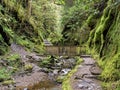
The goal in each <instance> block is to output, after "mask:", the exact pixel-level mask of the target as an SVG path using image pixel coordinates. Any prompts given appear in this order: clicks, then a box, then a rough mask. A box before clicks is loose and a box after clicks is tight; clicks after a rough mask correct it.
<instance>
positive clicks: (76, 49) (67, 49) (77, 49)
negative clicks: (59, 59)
mask: <svg viewBox="0 0 120 90" xmlns="http://www.w3.org/2000/svg"><path fill="white" fill-rule="evenodd" d="M83 52H86V47H81V46H45V54H48V55H59V56H60V55H63V56H64V55H68V56H76V55H80V54H82V53H83Z"/></svg>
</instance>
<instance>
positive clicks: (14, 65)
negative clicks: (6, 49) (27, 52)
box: [5, 54, 22, 73]
mask: <svg viewBox="0 0 120 90" xmlns="http://www.w3.org/2000/svg"><path fill="white" fill-rule="evenodd" d="M5 59H6V60H7V62H8V65H9V66H10V67H11V70H10V71H11V73H15V72H16V71H18V70H19V69H20V68H19V67H21V65H22V63H21V60H20V56H19V55H18V54H11V55H9V56H7V57H6V58H5Z"/></svg>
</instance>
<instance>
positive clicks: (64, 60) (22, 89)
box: [0, 43, 102, 90]
mask: <svg viewBox="0 0 120 90" xmlns="http://www.w3.org/2000/svg"><path fill="white" fill-rule="evenodd" d="M16 53H17V54H19V55H20V57H21V62H23V67H25V65H27V66H28V67H29V66H30V67H31V69H30V70H29V69H28V70H25V69H24V68H23V67H21V69H20V71H19V72H17V73H16V74H15V75H13V76H12V78H13V80H14V81H15V83H14V84H13V85H11V84H10V85H1V86H0V90H62V80H63V79H64V78H65V76H66V75H67V74H68V73H69V72H70V71H71V70H72V69H74V67H75V66H76V63H77V60H76V58H75V57H68V56H57V57H56V56H50V55H49V56H41V55H38V54H36V53H30V52H27V51H26V50H25V49H24V48H23V47H22V46H20V45H17V44H14V43H13V44H12V45H11V53H10V54H16ZM81 58H82V59H83V63H82V64H80V65H79V67H78V69H77V71H76V72H75V73H74V74H73V75H72V76H71V78H70V83H71V87H72V90H102V88H101V85H100V81H99V80H97V77H98V75H100V74H101V69H100V68H99V67H98V66H97V64H96V62H95V60H93V59H92V58H91V57H90V56H87V55H83V56H81Z"/></svg>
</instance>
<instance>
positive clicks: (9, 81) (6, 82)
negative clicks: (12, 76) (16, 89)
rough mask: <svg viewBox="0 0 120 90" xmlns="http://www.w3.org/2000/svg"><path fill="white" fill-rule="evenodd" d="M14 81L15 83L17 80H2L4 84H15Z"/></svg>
mask: <svg viewBox="0 0 120 90" xmlns="http://www.w3.org/2000/svg"><path fill="white" fill-rule="evenodd" d="M14 83H15V81H13V80H6V81H3V82H2V84H3V85H10V84H14Z"/></svg>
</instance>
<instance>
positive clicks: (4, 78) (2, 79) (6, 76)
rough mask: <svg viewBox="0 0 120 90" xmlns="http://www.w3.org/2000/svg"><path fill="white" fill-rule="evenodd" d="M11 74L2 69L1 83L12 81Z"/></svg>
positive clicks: (0, 70)
mask: <svg viewBox="0 0 120 90" xmlns="http://www.w3.org/2000/svg"><path fill="white" fill-rule="evenodd" d="M10 78H11V77H10V73H9V71H7V70H6V68H1V69H0V82H1V81H4V80H8V79H10Z"/></svg>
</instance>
